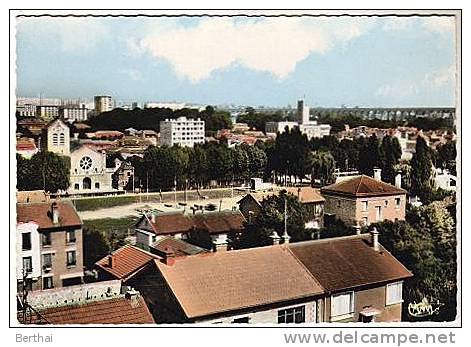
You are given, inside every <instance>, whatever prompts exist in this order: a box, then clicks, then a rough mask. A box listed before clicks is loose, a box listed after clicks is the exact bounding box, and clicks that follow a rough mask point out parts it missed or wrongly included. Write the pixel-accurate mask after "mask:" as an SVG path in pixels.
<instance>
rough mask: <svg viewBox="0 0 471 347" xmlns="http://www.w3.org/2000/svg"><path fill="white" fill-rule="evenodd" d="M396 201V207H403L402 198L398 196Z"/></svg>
mask: <svg viewBox="0 0 471 347" xmlns="http://www.w3.org/2000/svg"><path fill="white" fill-rule="evenodd" d="M395 201H396V208H399V207H401V198H396V199H395Z"/></svg>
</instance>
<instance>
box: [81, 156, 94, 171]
mask: <svg viewBox="0 0 471 347" xmlns="http://www.w3.org/2000/svg"><path fill="white" fill-rule="evenodd" d="M92 163H93V162H92V158H90V157H88V156H85V157H83V158H82V159H80V163H79V165H80V167H81V168H82V170H89V169H90V168H91V167H92Z"/></svg>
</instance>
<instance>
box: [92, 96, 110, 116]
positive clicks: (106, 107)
mask: <svg viewBox="0 0 471 347" xmlns="http://www.w3.org/2000/svg"><path fill="white" fill-rule="evenodd" d="M112 109H113V100H112V98H111V96H109V95H97V96H95V112H96V114H100V113H103V112H108V111H111V110H112Z"/></svg>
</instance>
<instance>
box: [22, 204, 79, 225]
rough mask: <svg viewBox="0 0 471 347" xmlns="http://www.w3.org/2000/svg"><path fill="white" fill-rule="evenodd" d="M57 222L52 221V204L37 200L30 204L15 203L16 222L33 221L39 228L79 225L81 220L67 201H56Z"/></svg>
mask: <svg viewBox="0 0 471 347" xmlns="http://www.w3.org/2000/svg"><path fill="white" fill-rule="evenodd" d="M56 203H57V210H58V212H59V223H57V224H54V223H53V222H52V204H51V203H48V202H38V203H30V204H22V203H17V204H16V209H17V215H16V222H17V223H28V222H35V223H37V224H38V228H39V229H53V228H61V227H62V228H63V227H78V228H79V227H81V226H82V221H81V220H80V217H79V216H78V214H77V211H76V210H75V208H74V206H72V204H71V203H70V202H68V201H57V202H56Z"/></svg>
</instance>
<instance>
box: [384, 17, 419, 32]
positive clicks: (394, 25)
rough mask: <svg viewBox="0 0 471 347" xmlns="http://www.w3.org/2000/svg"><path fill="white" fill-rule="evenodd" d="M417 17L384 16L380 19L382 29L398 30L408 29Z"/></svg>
mask: <svg viewBox="0 0 471 347" xmlns="http://www.w3.org/2000/svg"><path fill="white" fill-rule="evenodd" d="M416 22H417V19H416V18H414V17H386V18H384V19H383V20H382V23H383V30H386V31H400V30H407V29H410V28H411V27H412V26H413V25H414V23H416Z"/></svg>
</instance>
